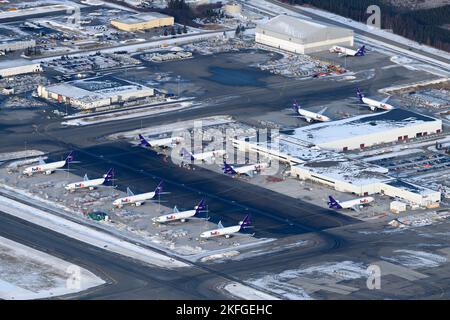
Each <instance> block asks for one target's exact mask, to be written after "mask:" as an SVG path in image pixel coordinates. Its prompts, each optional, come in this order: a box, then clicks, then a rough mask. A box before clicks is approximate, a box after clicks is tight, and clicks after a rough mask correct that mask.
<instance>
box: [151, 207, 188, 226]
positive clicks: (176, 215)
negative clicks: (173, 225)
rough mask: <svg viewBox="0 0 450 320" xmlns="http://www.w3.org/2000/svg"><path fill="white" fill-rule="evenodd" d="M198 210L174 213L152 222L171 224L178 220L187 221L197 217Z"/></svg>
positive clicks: (154, 219)
mask: <svg viewBox="0 0 450 320" xmlns="http://www.w3.org/2000/svg"><path fill="white" fill-rule="evenodd" d="M195 212H196V210H195V209H194V210H187V211H181V212H174V213H170V214H166V215H162V216H159V217H156V218H153V219H152V220H153V221H154V222H157V223H165V222H171V221H176V220H182V221H184V220H186V219H188V218H191V217H193V216H195Z"/></svg>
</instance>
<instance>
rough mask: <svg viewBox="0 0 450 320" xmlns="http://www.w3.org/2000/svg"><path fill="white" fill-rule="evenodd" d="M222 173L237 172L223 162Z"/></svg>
mask: <svg viewBox="0 0 450 320" xmlns="http://www.w3.org/2000/svg"><path fill="white" fill-rule="evenodd" d="M223 173H226V174H236V173H237V172H236V171H235V170H234V169H233V167H232V166H230V165H229V164H228V163H227V162H226V161H224V162H223Z"/></svg>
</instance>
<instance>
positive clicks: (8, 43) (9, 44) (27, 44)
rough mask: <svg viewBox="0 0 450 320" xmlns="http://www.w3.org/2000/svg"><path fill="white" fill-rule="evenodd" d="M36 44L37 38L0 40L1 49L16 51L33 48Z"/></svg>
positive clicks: (3, 50)
mask: <svg viewBox="0 0 450 320" xmlns="http://www.w3.org/2000/svg"><path fill="white" fill-rule="evenodd" d="M35 46H36V41H35V40H14V39H11V40H5V41H0V51H2V52H8V51H16V50H24V49H28V48H33V47H35Z"/></svg>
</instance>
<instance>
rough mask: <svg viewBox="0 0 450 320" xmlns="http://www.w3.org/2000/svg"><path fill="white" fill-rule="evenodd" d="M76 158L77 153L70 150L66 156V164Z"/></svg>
mask: <svg viewBox="0 0 450 320" xmlns="http://www.w3.org/2000/svg"><path fill="white" fill-rule="evenodd" d="M74 160H75V154H74V152H73V151H70V152H69V154H68V155H67V157H66V164H69V163H71V162H73V161H74Z"/></svg>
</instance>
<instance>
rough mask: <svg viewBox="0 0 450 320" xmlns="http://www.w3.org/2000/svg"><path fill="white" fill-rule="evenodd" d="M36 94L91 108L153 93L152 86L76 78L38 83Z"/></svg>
mask: <svg viewBox="0 0 450 320" xmlns="http://www.w3.org/2000/svg"><path fill="white" fill-rule="evenodd" d="M37 92H38V96H39V97H41V98H44V99H49V100H55V101H58V102H60V103H66V104H69V105H71V106H73V107H75V108H80V109H93V108H99V107H105V106H110V105H112V104H118V103H123V102H127V101H132V100H137V99H143V98H147V97H151V96H153V95H154V90H153V89H152V88H148V87H144V86H141V85H136V84H131V83H124V82H119V83H117V82H114V81H105V82H102V81H100V80H97V79H96V80H95V81H93V80H78V81H74V82H70V83H60V84H55V85H50V86H47V87H45V86H42V85H39V86H38V89H37Z"/></svg>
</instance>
